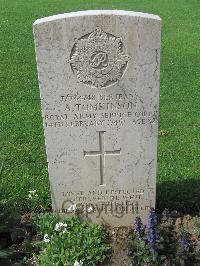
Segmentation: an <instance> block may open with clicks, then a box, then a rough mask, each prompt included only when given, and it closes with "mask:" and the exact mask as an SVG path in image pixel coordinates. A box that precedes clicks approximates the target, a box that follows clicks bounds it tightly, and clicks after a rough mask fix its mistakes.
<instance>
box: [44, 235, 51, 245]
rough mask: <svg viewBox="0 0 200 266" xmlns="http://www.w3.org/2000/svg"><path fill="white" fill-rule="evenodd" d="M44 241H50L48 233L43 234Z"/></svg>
mask: <svg viewBox="0 0 200 266" xmlns="http://www.w3.org/2000/svg"><path fill="white" fill-rule="evenodd" d="M44 242H45V243H49V242H50V238H49V236H48V234H45V235H44Z"/></svg>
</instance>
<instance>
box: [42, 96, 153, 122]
mask: <svg viewBox="0 0 200 266" xmlns="http://www.w3.org/2000/svg"><path fill="white" fill-rule="evenodd" d="M137 101H138V98H137V96H135V95H133V94H128V95H126V94H122V93H116V94H97V95H95V94H88V95H80V94H78V93H76V94H73V95H71V94H67V95H61V96H60V97H59V99H58V101H57V102H58V104H59V106H60V113H54V112H51V113H46V114H45V115H44V120H45V126H46V127H78V126H83V127H88V126H106V125H108V126H118V125H123V124H124V123H125V120H126V119H127V118H131V123H133V124H135V125H137V124H138V125H141V124H147V123H150V124H152V123H156V122H157V119H158V111H157V110H156V106H154V108H152V110H143V109H140V111H138V110H137Z"/></svg>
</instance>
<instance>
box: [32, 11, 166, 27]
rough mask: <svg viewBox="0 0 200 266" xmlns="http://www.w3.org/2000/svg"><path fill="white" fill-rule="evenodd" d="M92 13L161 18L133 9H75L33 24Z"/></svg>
mask: <svg viewBox="0 0 200 266" xmlns="http://www.w3.org/2000/svg"><path fill="white" fill-rule="evenodd" d="M94 15H118V16H132V17H141V18H148V19H155V20H161V18H160V17H159V16H157V15H153V14H148V13H142V12H134V11H125V10H86V11H77V12H69V13H64V14H58V15H54V16H49V17H45V18H41V19H37V20H36V21H35V22H34V24H33V25H38V24H43V23H47V22H51V21H55V20H59V19H65V18H71V17H81V16H94Z"/></svg>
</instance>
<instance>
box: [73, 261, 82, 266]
mask: <svg viewBox="0 0 200 266" xmlns="http://www.w3.org/2000/svg"><path fill="white" fill-rule="evenodd" d="M74 266H83V262H82V260H80V261H79V262H78V261H77V260H76V261H75V262H74Z"/></svg>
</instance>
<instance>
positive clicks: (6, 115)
mask: <svg viewBox="0 0 200 266" xmlns="http://www.w3.org/2000/svg"><path fill="white" fill-rule="evenodd" d="M0 6H1V8H0V21H1V22H0V29H1V30H0V32H1V34H0V69H1V70H0V81H1V82H0V86H1V88H0V101H1V107H0V114H1V131H0V139H1V151H0V160H1V161H2V162H4V170H3V175H2V177H1V180H0V188H1V190H3V193H4V201H5V202H6V201H8V200H9V199H11V198H12V199H13V200H14V201H15V203H16V204H17V205H20V206H21V207H22V209H23V210H27V211H31V210H35V209H43V208H47V207H48V206H50V193H49V184H48V174H47V163H46V155H45V146H44V137H43V129H42V118H41V111H40V102H39V89H38V81H37V72H36V63H35V52H34V44H33V35H32V24H33V22H34V21H35V20H36V19H37V18H40V17H45V16H49V15H53V14H58V13H64V12H69V11H75V10H85V9H125V10H134V11H142V12H148V13H154V14H158V15H160V17H161V18H162V21H163V22H162V23H163V28H162V57H161V93H160V123H159V128H160V136H159V148H158V178H157V180H158V189H157V203H158V207H159V208H164V207H169V208H186V209H188V210H190V211H192V210H193V211H194V210H195V211H196V210H197V209H198V208H199V206H200V192H199V191H200V107H199V100H200V88H199V85H200V75H199V72H200V69H199V62H200V51H199V39H200V16H199V11H200V3H199V0H190V1H188V0H154V1H153V0H151V1H150V0H137V1H136V0H135V1H134V0H123V1H122V0H111V1H105V0H104V1H102V0H95V1H94V0H93V1H92V0H90V1H85V0H76V1H74V0H65V1H64V0H34V1H33V0H0ZM33 189H36V190H37V193H38V195H39V197H38V198H37V199H36V200H35V201H34V202H33V201H29V200H27V195H28V191H29V190H33Z"/></svg>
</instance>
